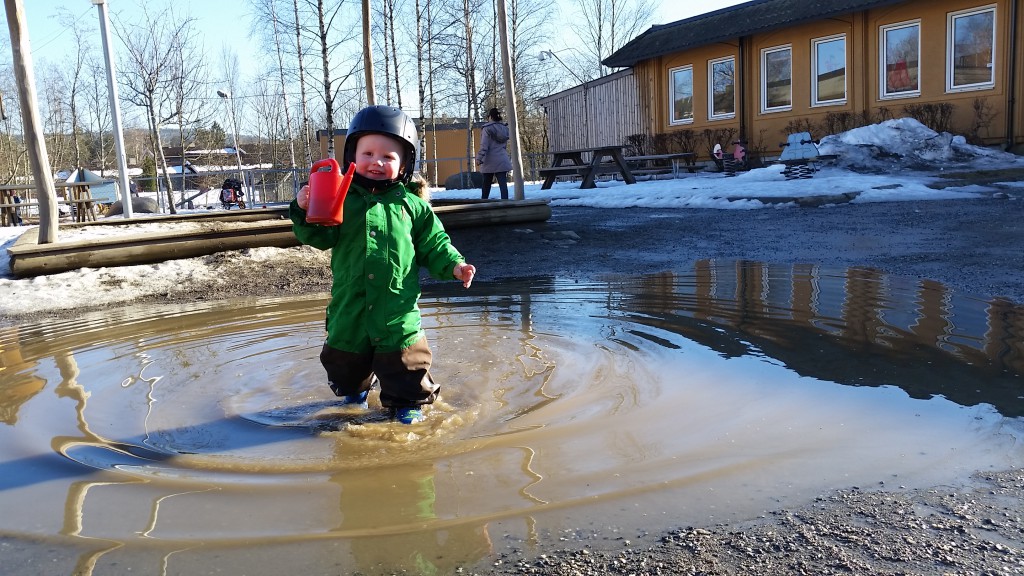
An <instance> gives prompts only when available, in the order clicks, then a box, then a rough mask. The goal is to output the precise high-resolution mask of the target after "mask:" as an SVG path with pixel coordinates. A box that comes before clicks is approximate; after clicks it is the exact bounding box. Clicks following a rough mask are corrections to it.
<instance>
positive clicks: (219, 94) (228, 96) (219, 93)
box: [217, 90, 231, 98]
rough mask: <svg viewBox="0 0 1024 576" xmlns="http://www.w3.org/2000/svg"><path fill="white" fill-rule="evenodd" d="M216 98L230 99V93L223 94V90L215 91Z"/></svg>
mask: <svg viewBox="0 0 1024 576" xmlns="http://www.w3.org/2000/svg"><path fill="white" fill-rule="evenodd" d="M217 96H220V97H221V98H230V97H231V92H225V91H223V90H217Z"/></svg>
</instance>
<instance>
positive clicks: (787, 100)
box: [761, 46, 793, 112]
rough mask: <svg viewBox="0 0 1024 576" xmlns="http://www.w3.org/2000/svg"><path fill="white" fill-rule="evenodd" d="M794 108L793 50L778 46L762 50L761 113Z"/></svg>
mask: <svg viewBox="0 0 1024 576" xmlns="http://www.w3.org/2000/svg"><path fill="white" fill-rule="evenodd" d="M792 108H793V49H792V48H791V47H789V46H777V47H775V48H765V49H764V50H761V111H762V112H778V111H780V110H791V109H792Z"/></svg>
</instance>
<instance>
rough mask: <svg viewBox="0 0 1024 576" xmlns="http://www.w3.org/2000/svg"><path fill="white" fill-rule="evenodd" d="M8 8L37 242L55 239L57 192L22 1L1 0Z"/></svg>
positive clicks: (53, 240)
mask: <svg viewBox="0 0 1024 576" xmlns="http://www.w3.org/2000/svg"><path fill="white" fill-rule="evenodd" d="M4 8H5V9H6V10H7V28H8V29H9V30H10V34H11V51H12V53H13V56H14V77H15V78H16V79H17V81H18V101H19V102H20V104H21V122H22V124H23V125H24V126H23V127H22V128H23V130H24V132H25V146H26V147H27V148H28V159H29V164H30V165H31V166H32V176H33V177H34V179H35V183H36V198H37V199H38V201H39V243H40V244H50V243H52V242H56V241H57V195H56V193H55V192H54V188H53V173H52V172H51V171H50V157H49V155H48V154H47V153H46V143H45V142H44V141H43V124H42V121H41V120H40V118H39V108H38V106H37V105H36V76H35V73H34V72H33V70H32V47H31V44H30V43H29V39H28V27H27V26H26V25H25V9H24V7H23V5H22V2H21V0H4Z"/></svg>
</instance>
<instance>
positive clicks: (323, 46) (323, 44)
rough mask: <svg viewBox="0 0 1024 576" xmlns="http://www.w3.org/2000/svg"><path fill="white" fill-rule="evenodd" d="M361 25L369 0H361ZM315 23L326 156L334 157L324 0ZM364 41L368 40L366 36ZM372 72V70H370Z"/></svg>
mask: <svg viewBox="0 0 1024 576" xmlns="http://www.w3.org/2000/svg"><path fill="white" fill-rule="evenodd" d="M363 7H364V8H363V10H364V11H363V18H364V20H363V22H364V24H363V26H364V32H365V26H366V24H367V23H369V18H370V16H369V0H363ZM316 10H317V24H318V25H319V31H320V60H321V64H322V65H323V67H324V107H325V110H324V112H325V113H326V120H327V135H328V136H327V157H328V158H334V157H335V155H334V95H333V94H332V93H331V67H330V63H329V62H328V61H327V28H326V26H325V23H324V0H317V3H316ZM366 41H369V39H368V38H367V39H366ZM364 50H365V52H364V56H365V55H366V54H369V48H368V47H364ZM371 74H372V72H371Z"/></svg>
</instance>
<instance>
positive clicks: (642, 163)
mask: <svg viewBox="0 0 1024 576" xmlns="http://www.w3.org/2000/svg"><path fill="white" fill-rule="evenodd" d="M696 157H697V155H696V154H694V153H693V152H674V153H671V154H649V155H644V156H626V157H625V158H624V160H625V161H626V163H627V164H629V166H630V169H631V170H632V171H633V174H652V175H653V174H672V177H673V178H678V177H679V171H680V168H685V169H686V170H687V171H688V172H689V173H690V174H693V173H694V172H696V171H697V170H699V169H701V168H703V166H697V164H696V162H695V159H696ZM665 162H667V163H668V165H665V164H664V163H665Z"/></svg>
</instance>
